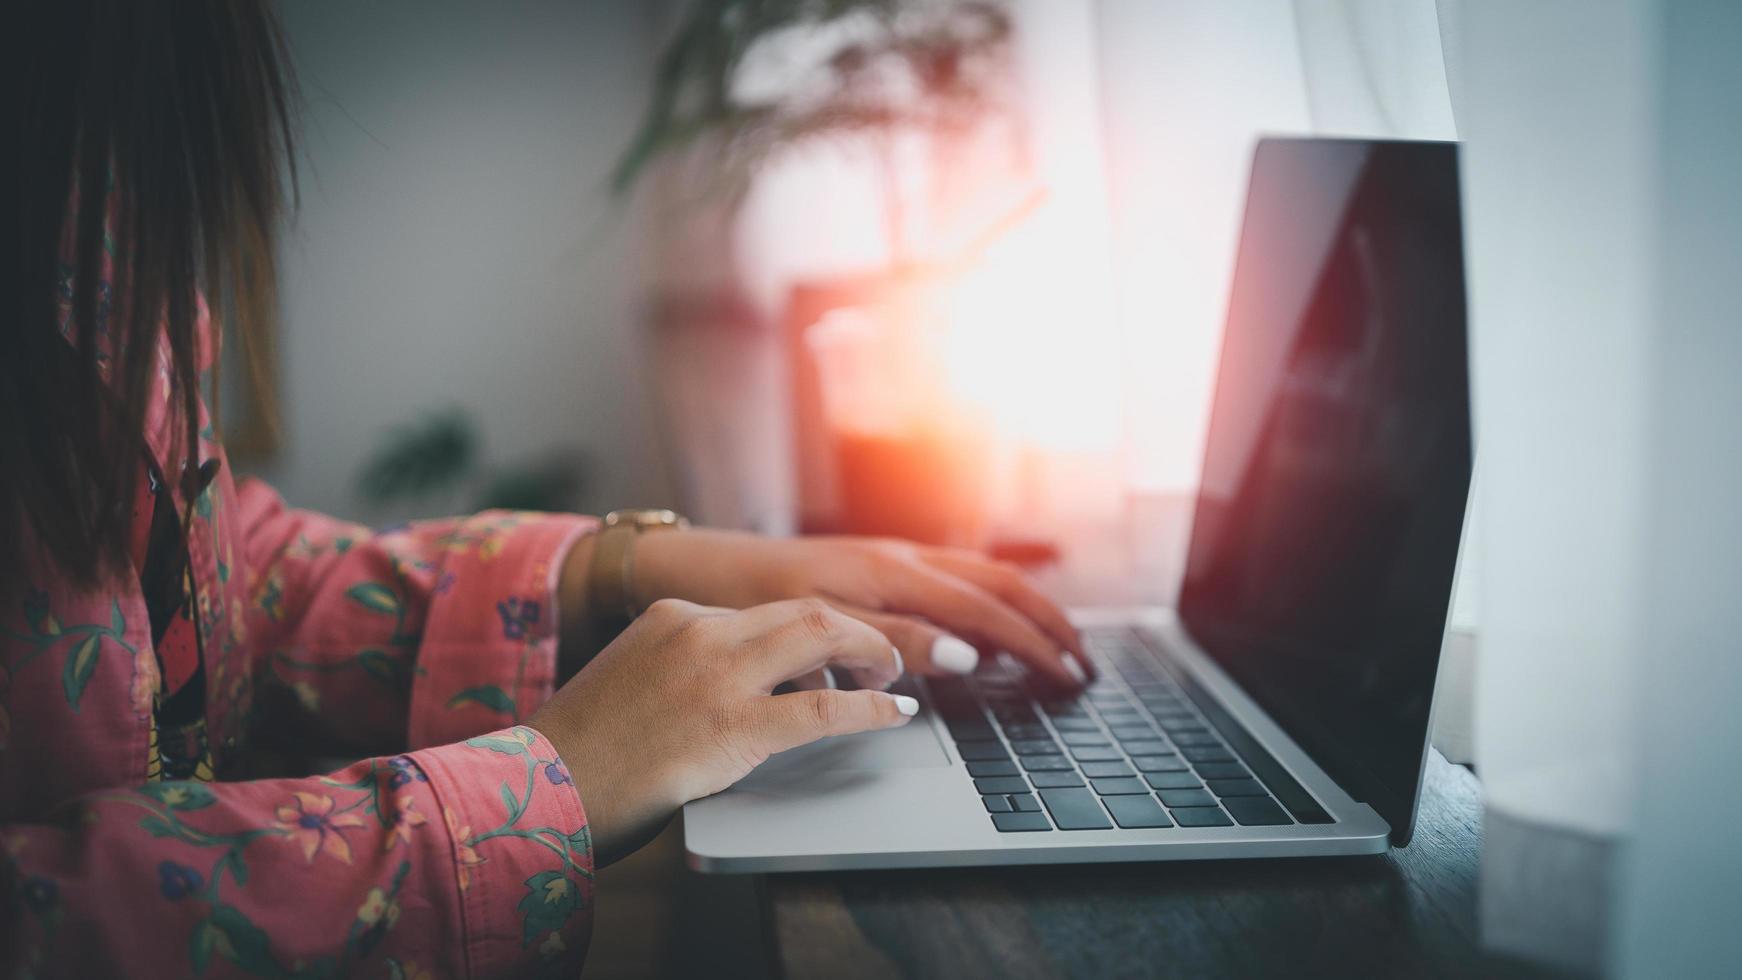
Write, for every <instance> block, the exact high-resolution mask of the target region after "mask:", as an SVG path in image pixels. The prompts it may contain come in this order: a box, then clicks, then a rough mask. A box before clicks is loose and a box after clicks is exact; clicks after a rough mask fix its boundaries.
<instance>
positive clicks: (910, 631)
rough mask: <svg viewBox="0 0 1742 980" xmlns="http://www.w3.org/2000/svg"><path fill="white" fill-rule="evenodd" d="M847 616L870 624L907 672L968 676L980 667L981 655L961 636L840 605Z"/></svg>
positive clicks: (891, 615) (922, 623) (911, 620)
mask: <svg viewBox="0 0 1742 980" xmlns="http://www.w3.org/2000/svg"><path fill="white" fill-rule="evenodd" d="M836 605H837V606H838V608H839V609H840V610H841V611H842V612H844V613H846V614H847V615H849V616H851V617H853V618H854V619H857V620H859V621H860V622H862V623H868V624H870V625H871V626H872V627H873V628H875V629H876V630H877V632H879V633H882V634H883V635H884V636H885V637H887V638H888V639H889V642H890V644H891V645H893V646H894V647H895V649H896V651H897V652H899V653H900V654H901V659H902V661H903V662H904V663H905V664H906V665H907V671H908V672H909V673H912V674H921V675H927V676H933V675H939V674H943V675H948V674H969V673H973V671H974V668H975V667H978V666H979V665H980V651H978V650H975V649H974V645H973V644H972V643H969V642H968V641H967V640H964V639H962V638H961V637H959V636H951V635H950V634H948V633H945V632H944V631H943V630H940V629H938V628H937V627H936V626H933V625H932V624H930V623H928V622H926V621H925V620H923V619H915V618H914V617H912V616H899V615H896V614H894V613H880V612H872V611H871V610H869V609H865V608H862V607H860V606H852V605H847V604H844V603H837V604H836Z"/></svg>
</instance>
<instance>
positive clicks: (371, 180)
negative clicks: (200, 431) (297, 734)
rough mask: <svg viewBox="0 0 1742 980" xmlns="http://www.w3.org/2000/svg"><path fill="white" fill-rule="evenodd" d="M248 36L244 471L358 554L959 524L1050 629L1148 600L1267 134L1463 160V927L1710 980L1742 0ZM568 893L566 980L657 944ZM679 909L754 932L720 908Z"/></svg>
mask: <svg viewBox="0 0 1742 980" xmlns="http://www.w3.org/2000/svg"><path fill="white" fill-rule="evenodd" d="M280 9H281V15H282V18H283V21H284V25H285V28H286V31H287V34H288V40H289V46H290V50H291V53H292V57H293V59H294V62H295V66H296V70H297V72H298V74H299V76H300V81H301V85H302V89H303V94H304V98H305V105H304V106H303V120H302V130H303V133H302V138H303V144H302V150H303V159H302V161H301V163H302V185H301V191H302V199H301V208H300V210H299V212H298V213H297V215H296V216H295V219H294V221H293V222H292V223H291V224H290V225H288V226H287V227H286V229H285V231H284V235H285V242H284V247H283V251H282V254H283V256H284V263H285V268H284V270H283V294H284V295H283V300H284V328H283V329H284V332H283V335H282V336H281V337H278V338H276V343H275V347H274V350H275V354H274V356H273V358H272V359H271V364H270V371H269V374H270V376H271V378H272V380H273V381H274V382H275V383H274V385H273V393H272V394H271V395H265V394H262V393H261V392H259V391H254V392H248V391H242V392H238V393H237V394H238V396H239V397H231V398H226V399H225V404H226V406H235V405H242V404H244V403H246V407H245V408H244V410H243V411H242V412H241V413H240V414H239V415H235V416H232V418H231V420H230V422H229V427H230V429H231V444H232V447H233V448H234V449H235V450H237V452H236V453H235V456H236V462H237V464H238V467H239V468H240V469H242V470H245V471H251V472H254V473H258V474H260V475H262V476H264V477H266V478H267V479H268V480H269V481H271V482H272V483H274V484H275V485H276V486H277V487H278V488H279V489H280V490H281V491H282V492H283V493H284V494H285V496H286V497H287V498H288V499H289V500H290V501H291V502H292V503H293V504H295V505H299V506H305V507H312V508H316V509H320V510H325V511H328V512H331V513H335V514H339V515H342V516H346V517H350V518H354V519H357V520H361V521H364V522H367V523H371V524H380V523H387V522H391V521H396V520H400V519H403V518H407V517H412V516H417V515H422V514H434V513H439V512H454V511H462V510H466V509H470V508H475V507H479V506H497V505H501V506H519V507H537V508H560V509H573V510H579V511H584V512H589V513H602V512H604V511H607V510H609V509H612V508H616V507H626V506H637V507H639V506H672V507H675V508H677V509H679V510H681V511H684V512H686V513H688V514H689V515H690V516H692V517H693V518H694V519H696V520H697V521H698V522H701V523H707V524H713V525H719V526H727V527H740V528H752V529H757V530H761V531H765V532H770V533H793V532H814V531H845V532H852V533H876V534H900V535H904V536H909V537H914V538H918V539H922V540H929V541H947V542H953V543H957V544H963V545H967V546H972V547H982V548H989V549H992V550H994V551H997V552H999V553H1001V554H1004V555H1007V556H1011V557H1015V558H1018V559H1020V560H1023V561H1024V562H1027V563H1029V564H1031V565H1032V566H1033V567H1034V568H1035V570H1036V573H1037V574H1038V575H1040V576H1042V577H1043V579H1044V580H1045V582H1046V584H1047V585H1048V586H1049V587H1050V588H1052V589H1053V590H1054V591H1055V593H1056V594H1058V595H1059V596H1060V597H1061V598H1063V599H1065V600H1066V601H1085V600H1088V601H1095V602H1100V603H1111V602H1133V601H1142V602H1156V601H1160V602H1166V601H1169V600H1170V599H1171V598H1172V597H1173V595H1174V590H1175V589H1176V588H1177V582H1178V577H1179V566H1180V558H1181V555H1182V552H1183V548H1184V545H1185V540H1186V536H1185V533H1184V531H1185V527H1186V523H1187V521H1188V520H1189V506H1188V502H1189V499H1190V496H1189V495H1190V494H1191V492H1192V490H1193V489H1194V487H1195V485H1196V481H1197V471H1198V466H1199V460H1200V456H1201V453H1202V443H1203V436H1204V431H1205V427H1206V421H1207V420H1206V413H1207V409H1208V405H1209V398H1210V385H1211V382H1212V378H1213V370H1214V366H1215V362H1216V356H1217V353H1218V347H1219V343H1220V331H1221V323H1222V317H1223V313H1224V306H1225V303H1226V297H1227V287H1228V283H1229V279H1230V275H1231V272H1232V269H1231V265H1232V258H1233V250H1234V243H1235V237H1236V234H1237V231H1238V223H1239V218H1240V213H1239V212H1240V206H1241V201H1242V199H1243V194H1244V190H1245V181H1246V171H1247V165H1248V160H1249V155H1250V152H1251V149H1252V145H1253V141H1254V139H1255V138H1256V137H1257V136H1258V135H1259V134H1261V133H1276V134H1326V135H1351V136H1375V137H1399V138H1416V139H1461V140H1462V141H1463V143H1464V147H1463V151H1462V152H1463V161H1464V191H1465V208H1466V215H1465V217H1466V222H1467V223H1466V231H1467V255H1466V261H1467V265H1468V268H1469V275H1470V288H1471V306H1470V309H1471V315H1472V323H1471V331H1472V361H1473V364H1472V369H1473V372H1474V389H1475V397H1476V402H1477V405H1476V423H1477V439H1478V447H1479V448H1478V462H1477V467H1476V474H1477V475H1476V487H1475V493H1474V495H1473V501H1474V503H1473V505H1472V507H1473V509H1472V512H1471V515H1470V520H1469V521H1468V522H1467V527H1466V544H1465V548H1464V552H1463V556H1462V559H1461V567H1460V573H1459V583H1458V586H1457V589H1456V593H1455V598H1454V601H1453V609H1452V617H1451V618H1452V626H1453V629H1452V631H1451V633H1450V635H1449V638H1448V642H1447V647H1446V653H1445V656H1444V657H1443V658H1442V675H1441V686H1440V689H1439V696H1438V702H1437V708H1436V711H1437V714H1436V726H1435V732H1434V742H1435V745H1436V746H1437V747H1438V748H1439V749H1441V750H1442V751H1443V752H1444V753H1445V754H1446V755H1447V756H1448V758H1450V759H1452V761H1454V762H1464V763H1474V764H1475V765H1476V768H1477V771H1478V773H1479V774H1480V775H1481V777H1482V779H1483V783H1484V786H1485V790H1486V793H1487V811H1486V816H1485V823H1484V832H1485V840H1484V848H1485V857H1484V872H1483V882H1482V899H1481V901H1482V910H1481V911H1482V921H1483V935H1484V938H1485V941H1486V942H1488V943H1489V944H1491V945H1494V946H1497V947H1499V948H1502V949H1507V950H1510V951H1513V952H1516V953H1519V954H1520V955H1525V956H1530V957H1533V958H1537V959H1541V960H1544V961H1547V962H1550V963H1555V964H1558V965H1560V966H1563V967H1566V968H1570V969H1573V970H1575V971H1579V972H1616V973H1623V974H1628V975H1638V976H1654V975H1719V972H1721V971H1717V970H1716V965H1717V964H1719V963H1721V962H1723V960H1722V959H1720V958H1718V954H1717V953H1715V952H1714V950H1715V949H1716V948H1717V945H1721V944H1722V942H1723V941H1724V940H1723V937H1725V936H1729V937H1731V938H1730V939H1729V940H1728V942H1729V943H1730V944H1731V946H1732V951H1734V950H1733V945H1734V941H1735V940H1734V930H1733V929H1728V930H1727V929H1725V928H1723V926H1722V925H1721V924H1720V923H1719V921H1718V917H1719V916H1720V915H1721V911H1720V910H1722V909H1723V908H1725V907H1727V905H1728V904H1731V903H1728V899H1727V896H1728V895H1729V893H1730V891H1732V890H1733V887H1734V885H1733V883H1734V875H1735V874H1736V873H1742V861H1739V860H1738V858H1739V850H1742V849H1737V848H1735V847H1733V846H1728V847H1725V846H1722V845H1721V846H1719V847H1717V848H1715V849H1714V848H1713V847H1712V846H1711V842H1712V841H1727V840H1729V839H1731V838H1732V837H1733V831H1730V830H1729V829H1728V827H1727V825H1726V824H1725V821H1726V819H1727V815H1728V814H1732V813H1734V812H1736V810H1737V808H1738V807H1739V806H1742V789H1738V787H1737V786H1736V785H1735V784H1734V783H1733V782H1724V783H1721V784H1719V783H1713V782H1710V781H1706V780H1703V777H1702V774H1709V773H1711V772H1723V771H1729V770H1730V769H1733V766H1734V756H1733V755H1727V754H1726V752H1727V750H1726V749H1725V748H1724V746H1733V745H1735V744H1736V743H1737V742H1738V741H1742V740H1739V739H1738V738H1737V736H1738V735H1739V734H1742V732H1739V731H1738V729H1737V722H1736V720H1735V719H1736V717H1737V716H1736V715H1735V712H1734V705H1735V703H1736V701H1737V700H1738V699H1742V671H1739V670H1738V669H1737V667H1736V661H1735V658H1734V645H1735V644H1734V636H1735V635H1736V631H1737V630H1738V629H1742V622H1738V621H1737V615H1736V614H1735V613H1733V612H1731V610H1732V609H1733V607H1734V606H1735V603H1734V602H1733V595H1734V588H1735V586H1736V583H1737V582H1739V581H1742V567H1738V563H1739V562H1742V558H1739V557H1738V556H1742V521H1739V520H1738V518H1737V516H1736V515H1737V513H1738V512H1737V509H1736V508H1735V507H1734V506H1733V502H1734V500H1735V499H1736V498H1737V497H1738V496H1742V467H1738V466H1736V465H1735V464H1734V463H1733V461H1730V460H1731V459H1732V455H1733V454H1724V453H1719V454H1717V455H1716V456H1715V455H1713V453H1712V447H1714V446H1716V447H1723V446H1728V445H1733V443H1734V433H1735V420H1736V419H1737V418H1742V403H1739V401H1738V400H1739V399H1742V393H1739V390H1738V389H1737V387H1736V386H1735V385H1734V384H1733V383H1729V382H1728V380H1727V378H1726V377H1725V376H1724V375H1725V374H1726V372H1727V371H1728V370H1730V369H1731V368H1732V367H1733V365H1734V364H1736V363H1739V362H1742V361H1739V358H1742V350H1738V347H1737V344H1738V343H1742V341H1739V340H1738V339H1737V336H1738V335H1737V333H1736V331H1735V330H1734V329H1733V320H1734V313H1733V311H1734V309H1735V307H1736V303H1737V301H1739V300H1742V297H1738V296H1736V295H1735V294H1736V292H1737V289H1738V286H1737V285H1736V284H1737V282H1738V280H1737V278H1736V277H1735V275H1734V271H1735V269H1736V268H1737V267H1738V265H1737V263H1738V262H1742V255H1739V254H1738V247H1737V243H1738V241H1739V240H1742V235H1739V234H1738V232H1739V229H1742V191H1739V190H1738V187H1737V185H1736V183H1735V181H1734V180H1733V179H1732V177H1731V175H1733V173H1734V169H1735V162H1736V160H1737V159H1738V156H1739V155H1742V154H1739V151H1742V146H1739V145H1738V143H1737V137H1736V134H1737V133H1739V132H1742V125H1738V124H1737V119H1736V112H1737V107H1738V106H1742V72H1738V71H1737V69H1736V68H1735V66H1736V64H1737V62H1736V59H1735V58H1734V52H1735V51H1736V50H1739V49H1742V8H1739V7H1738V6H1737V5H1735V4H1732V3H1728V2H1717V0H1712V2H1701V0H1588V2H1587V0H1537V2H1532V3H1529V4H1516V3H1509V2H1501V0H1241V2H1238V3H1226V2H1218V3H1212V2H1201V0H1003V2H978V0H590V2H586V3H576V2H559V0H515V2H501V3H492V4H488V5H485V4H473V3H463V2H458V0H418V2H415V3H414V2H411V0H390V2H377V3H370V4H353V3H343V2H339V0H298V2H294V3H284V4H282V6H281V8H280ZM1726 270H1727V271H1726ZM1727 366H1728V367H1727ZM246 373H247V372H245V371H234V370H233V371H229V372H227V374H226V376H227V377H228V378H229V379H231V383H239V382H238V381H237V379H240V378H242V377H245V376H246ZM272 416H276V417H277V418H278V420H279V423H280V424H279V425H277V426H276V427H273V426H269V425H266V424H265V422H266V421H267V419H269V418H270V417H272ZM1720 457H1721V458H1720ZM1478 640H1479V641H1480V642H1478ZM1478 650H1479V651H1480V657H1481V664H1480V666H1481V669H1480V670H1479V671H1478V670H1477V669H1476V667H1477V654H1478ZM1477 718H1479V719H1480V722H1481V726H1480V730H1478V729H1477V728H1476V725H1475V719H1477ZM1641 760H1656V761H1657V762H1658V763H1659V764H1658V765H1655V766H1650V767H1642V766H1641ZM1692 800H1699V801H1701V802H1700V803H1699V805H1691V804H1688V803H1687V801H1692ZM1648 825H1649V826H1654V827H1659V828H1662V827H1670V828H1673V832H1671V833H1667V834H1651V835H1638V836H1633V835H1630V831H1631V829H1632V828H1635V827H1640V826H1648ZM666 839H667V845H666V846H668V847H669V846H672V845H671V844H670V835H667V838H666ZM656 857H657V854H656ZM666 857H667V858H673V859H674V860H675V858H674V856H673V855H672V854H669V853H668V854H667V855H666ZM626 863H627V862H626ZM674 866H675V865H674ZM612 873H614V874H619V875H621V874H623V872H620V871H617V870H616V869H613V872H612ZM618 880H619V882H621V881H622V879H621V878H619V879H618ZM1621 882H1626V883H1628V887H1625V888H1624V887H1622V885H1621V884H1619V883H1621ZM608 884H610V883H609V882H608ZM706 887H709V888H732V887H737V886H734V885H731V884H721V880H720V879H713V880H712V882H711V883H709V884H708V885H706ZM601 894H602V895H603V894H609V895H611V896H613V897H614V901H615V903H616V904H614V905H613V904H611V903H610V902H605V901H602V902H601V913H600V915H601V918H600V919H599V920H598V921H599V935H600V936H601V937H602V938H601V943H603V944H604V945H601V946H600V947H599V948H597V949H596V950H595V952H594V954H593V956H594V959H593V961H592V964H593V965H592V966H590V970H591V971H592V972H594V973H596V974H598V975H605V974H611V973H616V972H619V971H620V970H621V971H623V972H629V973H635V972H640V971H638V970H637V969H636V968H635V964H637V963H640V964H641V965H642V966H646V965H647V963H648V962H651V961H649V960H647V959H646V957H653V956H655V955H656V954H655V953H654V952H650V951H649V950H650V949H651V947H641V948H638V949H637V950H630V951H626V952H625V951H619V952H617V953H613V952H612V951H611V949H612V947H611V946H610V944H609V942H607V941H606V938H604V937H610V938H611V940H613V941H621V940H622V939H623V936H624V935H625V934H629V933H635V934H638V935H639V934H648V935H652V936H653V937H654V939H655V940H657V939H658V937H659V936H660V935H664V933H660V932H659V931H658V930H657V929H656V930H653V931H652V932H651V933H649V932H648V930H647V929H644V928H641V927H640V926H636V927H631V928H627V929H617V928H613V921H614V922H615V923H617V924H621V923H623V922H624V921H627V920H624V919H617V920H611V919H608V918H607V916H610V915H623V914H626V913H623V912H622V911H620V910H622V909H624V908H626V907H630V906H634V905H635V903H636V902H637V901H643V900H645V901H646V902H647V903H651V904H650V905H649V907H650V908H652V907H654V906H657V908H656V909H655V911H653V912H650V913H649V915H650V916H652V917H653V918H654V919H657V920H658V921H660V922H664V923H666V924H667V926H669V925H670V923H672V922H675V921H677V918H676V916H677V915H678V913H677V912H673V911H672V910H671V907H670V906H669V905H665V906H660V905H658V903H659V902H660V901H664V899H660V898H657V889H653V888H651V887H650V888H649V889H647V890H645V891H642V892H637V891H636V889H635V887H634V886H633V885H630V884H627V883H622V884H618V885H615V886H613V887H610V888H605V889H602V891H601ZM686 894H687V897H685V898H683V899H682V901H685V902H691V903H692V904H693V903H698V902H699V903H701V906H705V907H706V908H707V909H709V910H710V912H709V914H708V915H707V916H704V918H706V919H707V920H708V921H712V922H715V923H717V924H719V925H720V929H721V930H722V932H723V933H726V934H729V933H731V932H732V931H733V930H734V929H736V930H737V931H738V932H739V933H747V934H749V935H754V930H755V925H754V923H753V922H750V923H745V922H738V921H737V920H735V919H733V916H734V915H737V914H738V913H739V912H742V910H743V908H745V907H748V906H749V905H753V903H754V899H753V896H751V897H750V898H748V899H747V898H745V897H744V896H743V895H737V896H736V897H735V898H734V897H728V898H726V899H724V900H722V899H721V898H720V896H719V895H718V894H714V895H703V896H701V897H700V898H698V897H696V894H695V893H694V892H690V893H686ZM637 895H640V896H642V897H641V898H637V897H636V896H637ZM613 909H615V910H619V911H613ZM659 909H664V911H659ZM722 909H724V910H726V911H724V912H722V911H721V910H722ZM734 910H736V911H734ZM637 930H639V932H637ZM728 938H729V937H728ZM714 939H716V940H719V941H722V942H724V941H727V940H726V939H723V938H721V937H719V936H716V937H714ZM710 942H711V940H710V941H709V942H696V943H693V944H691V945H690V947H689V948H690V950H691V954H695V953H696V951H698V950H699V951H709V950H712V949H714V948H715V947H713V946H711V945H710ZM657 955H659V956H667V957H670V956H680V955H685V954H682V953H681V952H666V953H659V954H657ZM636 957H642V959H640V960H637V959H636ZM662 962H666V965H667V966H668V967H669V966H670V965H671V962H670V961H669V960H668V961H662ZM1730 962H1731V963H1732V964H1733V962H1734V959H1733V958H1732V959H1731V960H1730ZM645 972H657V971H656V970H654V969H652V968H649V969H648V970H647V971H645Z"/></svg>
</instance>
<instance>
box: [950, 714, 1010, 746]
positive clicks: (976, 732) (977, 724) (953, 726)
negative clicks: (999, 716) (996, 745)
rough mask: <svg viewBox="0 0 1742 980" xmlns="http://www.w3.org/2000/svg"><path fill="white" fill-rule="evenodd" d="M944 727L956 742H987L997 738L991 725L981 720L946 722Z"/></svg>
mask: <svg viewBox="0 0 1742 980" xmlns="http://www.w3.org/2000/svg"><path fill="white" fill-rule="evenodd" d="M944 727H946V728H948V729H949V730H950V737H951V738H953V739H955V740H956V741H958V742H971V741H988V740H990V739H995V738H997V737H998V733H997V732H995V731H993V730H992V726H991V724H989V723H987V722H986V721H984V720H982V719H973V720H964V721H947V722H944Z"/></svg>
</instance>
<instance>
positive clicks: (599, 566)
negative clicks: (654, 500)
mask: <svg viewBox="0 0 1742 980" xmlns="http://www.w3.org/2000/svg"><path fill="white" fill-rule="evenodd" d="M689 526H690V522H689V521H688V520H686V519H685V518H684V517H683V515H681V514H679V513H678V512H677V511H673V510H614V511H612V512H611V513H609V514H606V515H605V526H604V527H603V528H601V529H600V530H599V533H598V535H597V536H595V537H594V539H593V561H592V564H591V566H590V567H589V568H588V570H587V605H588V606H589V607H590V608H591V610H592V614H593V619H594V620H595V621H597V622H600V623H604V624H611V625H616V626H621V625H623V624H625V623H627V622H628V621H629V620H632V619H634V618H635V617H636V616H639V615H641V606H640V604H639V603H638V602H636V599H635V588H634V582H635V539H636V538H638V537H640V536H641V535H643V534H646V533H649V532H654V531H672V530H681V529H683V528H686V527H689Z"/></svg>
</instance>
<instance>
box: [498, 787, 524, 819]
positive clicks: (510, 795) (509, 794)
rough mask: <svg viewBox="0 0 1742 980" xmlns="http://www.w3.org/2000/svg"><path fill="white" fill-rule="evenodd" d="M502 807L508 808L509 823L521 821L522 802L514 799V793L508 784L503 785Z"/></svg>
mask: <svg viewBox="0 0 1742 980" xmlns="http://www.w3.org/2000/svg"><path fill="white" fill-rule="evenodd" d="M502 805H503V806H505V807H507V808H508V822H509V823H513V822H514V821H516V820H519V819H520V801H519V800H517V799H515V798H514V791H513V790H511V789H509V788H508V784H507V783H503V784H502Z"/></svg>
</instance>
